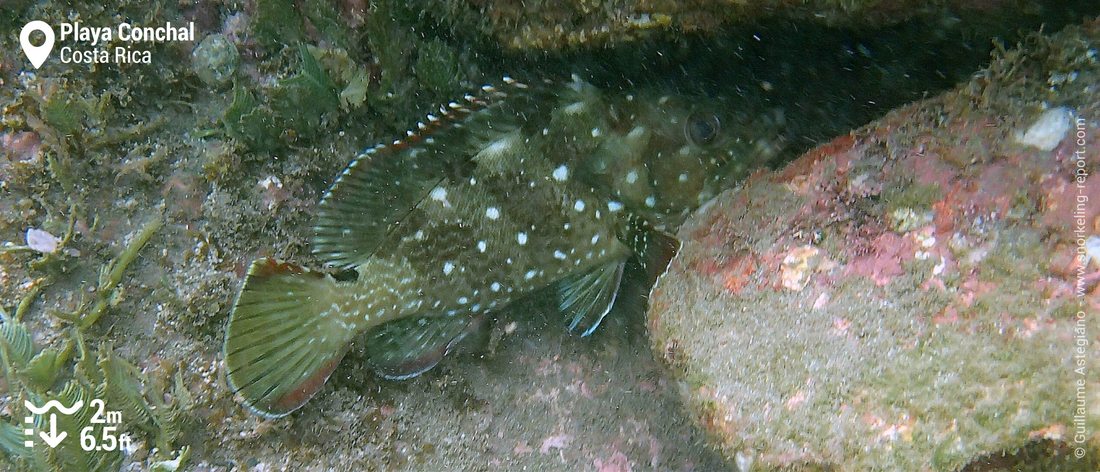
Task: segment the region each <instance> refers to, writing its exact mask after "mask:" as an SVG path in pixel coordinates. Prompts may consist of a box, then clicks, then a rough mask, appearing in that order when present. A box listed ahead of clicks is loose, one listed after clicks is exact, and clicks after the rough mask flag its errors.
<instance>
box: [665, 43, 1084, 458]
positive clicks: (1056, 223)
mask: <svg viewBox="0 0 1100 472" xmlns="http://www.w3.org/2000/svg"><path fill="white" fill-rule="evenodd" d="M1032 39H1033V41H1030V42H1028V43H1027V44H1028V45H1029V46H1028V47H1026V48H1023V49H1020V50H1015V51H1009V52H1007V53H1005V54H1004V57H1001V58H999V59H997V60H995V61H994V62H993V63H992V64H991V65H990V67H989V69H988V70H985V71H982V72H980V73H979V74H976V75H975V78H974V79H973V80H972V81H971V82H970V83H968V84H964V85H962V86H960V87H959V88H958V89H957V90H956V91H953V92H950V93H947V94H944V95H941V96H939V97H936V98H932V99H929V100H926V101H923V102H919V103H915V104H912V105H910V106H907V107H904V108H901V109H898V110H896V111H894V112H892V113H891V114H889V115H888V116H886V117H884V118H882V119H881V120H879V121H877V122H875V123H872V124H870V125H868V126H866V127H865V128H863V129H860V130H857V131H855V132H853V133H851V134H849V135H846V136H841V137H838V138H836V139H835V140H833V141H832V142H830V143H827V144H824V145H822V146H819V147H818V148H816V149H814V150H812V151H810V152H808V153H807V154H806V155H804V156H803V157H801V158H800V159H798V160H797V161H795V162H793V163H791V164H790V165H789V166H787V167H786V168H785V169H783V170H781V171H778V172H774V173H768V174H761V175H757V176H755V177H754V178H751V179H750V180H749V181H748V182H746V183H745V184H743V186H742V187H740V188H737V189H734V190H731V191H729V192H727V193H725V194H723V195H721V196H719V198H718V199H717V200H716V201H715V202H714V203H713V204H711V205H709V206H708V207H706V208H705V209H704V210H703V211H702V212H701V213H699V214H697V215H695V216H694V217H693V219H692V221H690V222H689V223H688V224H687V225H686V226H685V227H684V228H683V229H682V230H681V232H680V234H679V236H680V238H681V239H682V240H683V241H684V246H683V248H682V250H681V251H680V253H679V254H678V255H677V256H676V258H675V259H674V260H673V262H672V264H671V267H670V269H669V272H668V273H666V274H665V275H664V276H663V277H662V278H661V279H660V280H659V282H658V284H657V286H656V287H655V288H654V290H653V292H652V297H651V303H650V310H649V314H648V317H649V329H650V334H651V337H652V342H653V345H654V348H655V350H656V353H657V355H658V356H659V357H660V358H662V359H663V360H664V361H665V363H666V364H668V365H669V366H670V367H671V368H672V370H673V373H674V375H676V376H677V378H678V379H679V381H680V382H681V385H682V391H683V392H684V393H685V395H686V403H687V404H688V405H689V408H690V410H691V411H692V413H693V415H694V417H695V419H696V421H697V422H698V423H699V424H700V425H701V426H702V427H703V429H705V430H706V431H707V432H708V434H709V437H710V438H711V440H712V441H713V442H714V444H715V445H716V447H717V448H718V449H719V450H720V451H721V452H722V454H723V455H724V456H725V457H726V458H727V459H728V460H730V461H731V462H732V463H734V464H736V465H737V466H738V467H740V468H741V469H742V470H778V469H781V470H792V469H793V470H820V469H826V470H844V471H847V470H852V471H855V470H914V471H917V470H943V471H954V470H983V471H986V470H1082V471H1084V470H1089V471H1095V470H1100V462H1098V451H1100V380H1098V379H1100V324H1098V322H1097V318H1096V314H1097V313H1100V288H1097V281H1098V280H1100V265H1097V264H1098V263H1093V262H1091V261H1088V260H1087V258H1086V257H1083V256H1081V255H1082V254H1086V253H1088V252H1089V251H1088V246H1089V244H1088V242H1089V241H1096V240H1097V239H1096V238H1097V235H1100V177H1098V176H1097V175H1096V173H1097V171H1100V95H1097V94H1096V93H1095V90H1098V89H1100V63H1098V62H1097V61H1098V58H1097V53H1096V49H1095V47H1096V46H1095V45H1097V44H1100V23H1097V22H1092V23H1090V24H1087V25H1085V26H1084V27H1081V28H1069V29H1067V30H1066V31H1063V32H1061V33H1059V34H1057V35H1054V36H1052V37H1036V38H1032ZM1090 45H1092V46H1091V48H1090ZM1071 72H1072V73H1075V74H1076V77H1077V78H1076V80H1075V81H1074V82H1072V83H1063V84H1060V85H1059V86H1056V87H1052V86H1050V85H1049V84H1050V82H1049V80H1048V79H1049V77H1050V76H1051V75H1052V74H1055V73H1071ZM1055 106H1057V107H1059V108H1057V113H1058V114H1059V115H1058V116H1059V118H1060V119H1061V118H1066V119H1069V117H1068V113H1069V111H1068V110H1072V113H1073V116H1072V121H1071V122H1072V123H1073V127H1072V128H1070V129H1068V130H1062V135H1061V138H1060V139H1058V140H1057V143H1056V144H1053V145H1051V142H1053V139H1051V140H1047V141H1044V145H1043V146H1035V145H1030V144H1028V143H1026V142H1019V141H1018V140H1017V139H1014V137H1015V136H1018V135H1019V133H1020V131H1021V130H1023V131H1026V130H1028V129H1034V126H1035V123H1036V122H1037V121H1038V120H1042V119H1044V118H1043V116H1044V111H1045V110H1050V109H1054V107H1055ZM1050 115H1051V113H1046V116H1047V117H1048V118H1049V116H1050Z"/></svg>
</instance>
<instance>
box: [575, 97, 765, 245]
mask: <svg viewBox="0 0 1100 472" xmlns="http://www.w3.org/2000/svg"><path fill="white" fill-rule="evenodd" d="M607 100H608V102H609V103H607V104H606V105H605V106H603V107H600V109H603V110H607V116H605V117H601V118H602V119H601V120H600V121H602V122H606V123H608V125H607V128H608V130H609V132H607V133H606V136H604V137H602V141H601V142H600V143H599V145H598V148H597V150H596V151H595V152H593V157H592V158H591V159H589V160H588V162H587V164H588V169H589V171H590V172H592V173H593V174H595V175H597V176H599V178H600V179H601V180H602V182H601V184H602V185H605V186H607V187H608V188H609V189H610V193H611V194H612V195H613V196H614V197H615V198H617V199H619V201H620V202H621V203H622V204H623V205H625V206H626V207H627V208H629V209H630V210H631V212H632V213H634V214H636V215H638V216H641V217H642V218H644V219H645V220H647V221H648V222H649V223H650V224H651V225H652V226H654V227H655V228H658V229H662V230H667V231H673V230H675V229H676V227H678V226H679V225H680V224H681V223H682V222H683V221H684V219H686V217H687V215H688V214H690V212H692V211H693V210H695V209H696V208H698V207H699V206H701V205H702V204H704V203H706V202H707V201H709V200H710V199H711V198H713V197H714V196H715V195H717V194H718V193H719V192H720V191H722V190H723V189H725V188H727V187H728V186H730V185H732V184H733V183H735V182H736V181H738V180H740V179H743V178H744V177H746V176H748V174H749V173H750V172H752V170H754V169H759V168H760V167H762V166H764V165H766V164H767V163H769V162H770V161H771V160H772V159H773V158H775V157H776V155H777V154H778V153H779V151H780V149H781V147H782V142H783V139H782V131H783V119H782V115H781V113H777V112H767V113H763V114H754V113H751V112H747V111H744V110H741V109H739V108H738V107H737V106H736V105H735V102H734V101H733V100H730V99H726V98H724V97H715V96H703V95H695V94H686V93H685V94H668V93H661V94H658V93H647V92H645V91H640V92H638V93H636V94H630V95H624V96H622V97H617V98H608V99H607ZM593 108H595V107H593Z"/></svg>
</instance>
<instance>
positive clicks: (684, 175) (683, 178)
mask: <svg viewBox="0 0 1100 472" xmlns="http://www.w3.org/2000/svg"><path fill="white" fill-rule="evenodd" d="M676 180H679V181H680V183H684V182H687V181H688V174H687V172H684V173H682V174H680V176H679V177H677V178H676Z"/></svg>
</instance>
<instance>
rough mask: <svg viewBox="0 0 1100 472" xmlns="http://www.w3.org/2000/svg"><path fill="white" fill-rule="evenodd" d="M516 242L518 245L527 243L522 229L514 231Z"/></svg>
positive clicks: (525, 234)
mask: <svg viewBox="0 0 1100 472" xmlns="http://www.w3.org/2000/svg"><path fill="white" fill-rule="evenodd" d="M516 242H518V243H519V245H520V246H522V245H524V244H527V233H524V232H523V231H520V232H519V233H516Z"/></svg>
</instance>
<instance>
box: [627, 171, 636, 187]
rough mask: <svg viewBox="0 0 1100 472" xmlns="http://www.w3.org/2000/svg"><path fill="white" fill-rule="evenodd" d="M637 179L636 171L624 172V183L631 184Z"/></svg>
mask: <svg viewBox="0 0 1100 472" xmlns="http://www.w3.org/2000/svg"><path fill="white" fill-rule="evenodd" d="M637 181H638V171H636V170H631V171H630V172H627V173H626V183H628V184H632V183H634V182H637Z"/></svg>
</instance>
